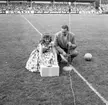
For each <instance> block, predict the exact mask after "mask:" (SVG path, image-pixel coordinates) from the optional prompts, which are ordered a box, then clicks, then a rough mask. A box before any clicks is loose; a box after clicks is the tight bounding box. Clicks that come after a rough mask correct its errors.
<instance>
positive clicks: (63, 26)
mask: <svg viewBox="0 0 108 105" xmlns="http://www.w3.org/2000/svg"><path fill="white" fill-rule="evenodd" d="M61 28H62V29H67V31H69V27H68V25H62V27H61Z"/></svg>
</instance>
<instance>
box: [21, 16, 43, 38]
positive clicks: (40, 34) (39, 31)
mask: <svg viewBox="0 0 108 105" xmlns="http://www.w3.org/2000/svg"><path fill="white" fill-rule="evenodd" d="M21 16H22V17H23V18H24V19H25V20H26V21H27V22H28V23H29V24H30V25H31V26H32V27H33V28H34V29H35V31H37V32H38V33H39V34H40V35H41V36H42V33H41V32H40V31H39V30H38V29H37V28H36V27H35V26H34V25H33V24H32V23H31V22H30V21H29V20H28V19H27V18H26V17H24V16H23V15H21Z"/></svg>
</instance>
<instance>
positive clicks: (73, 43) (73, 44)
mask: <svg viewBox="0 0 108 105" xmlns="http://www.w3.org/2000/svg"><path fill="white" fill-rule="evenodd" d="M71 37H72V38H71V40H70V42H71V43H72V48H73V49H74V48H76V47H77V45H76V41H75V35H74V34H71Z"/></svg>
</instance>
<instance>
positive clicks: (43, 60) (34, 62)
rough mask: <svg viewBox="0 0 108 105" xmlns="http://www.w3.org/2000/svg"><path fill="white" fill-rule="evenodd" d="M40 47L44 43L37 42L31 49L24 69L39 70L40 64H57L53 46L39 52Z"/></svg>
mask: <svg viewBox="0 0 108 105" xmlns="http://www.w3.org/2000/svg"><path fill="white" fill-rule="evenodd" d="M40 47H44V45H41V44H39V45H38V46H37V48H36V49H35V50H33V51H32V53H31V54H30V57H29V59H28V61H27V63H26V69H28V70H29V71H31V72H36V71H39V69H40V66H41V65H45V66H53V65H57V58H56V56H55V55H56V53H55V54H54V52H53V50H52V49H53V47H52V48H51V49H50V50H48V51H46V52H43V53H42V54H41V56H40V55H39V54H40V49H41V48H40Z"/></svg>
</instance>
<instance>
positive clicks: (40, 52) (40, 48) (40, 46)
mask: <svg viewBox="0 0 108 105" xmlns="http://www.w3.org/2000/svg"><path fill="white" fill-rule="evenodd" d="M41 57H42V45H41V44H39V58H40V60H41Z"/></svg>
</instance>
